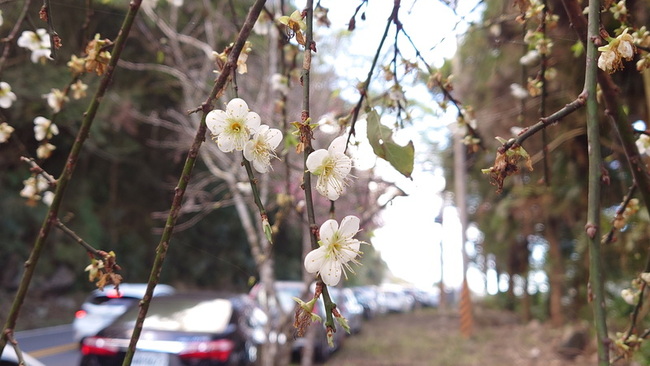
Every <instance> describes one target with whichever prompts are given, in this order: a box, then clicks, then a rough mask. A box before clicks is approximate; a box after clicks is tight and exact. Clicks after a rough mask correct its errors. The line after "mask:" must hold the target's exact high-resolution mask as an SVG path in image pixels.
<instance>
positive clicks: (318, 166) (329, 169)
mask: <svg viewBox="0 0 650 366" xmlns="http://www.w3.org/2000/svg"><path fill="white" fill-rule="evenodd" d="M346 141H347V139H346V137H345V136H339V137H337V138H335V139H334V140H333V141H332V143H331V144H330V146H329V148H328V149H327V150H325V149H319V150H316V151H313V152H312V153H311V154H309V156H308V157H307V161H306V165H307V169H308V170H309V171H310V172H311V173H312V174H314V175H317V176H318V181H317V182H316V190H317V191H318V193H320V194H321V195H322V196H324V197H327V198H328V199H330V200H332V201H335V200H337V199H338V198H339V197H340V196H341V194H343V192H344V191H345V186H346V185H347V180H348V174H349V173H350V170H352V160H351V159H350V158H349V157H348V156H347V155H345V153H344V152H345V145H346Z"/></svg>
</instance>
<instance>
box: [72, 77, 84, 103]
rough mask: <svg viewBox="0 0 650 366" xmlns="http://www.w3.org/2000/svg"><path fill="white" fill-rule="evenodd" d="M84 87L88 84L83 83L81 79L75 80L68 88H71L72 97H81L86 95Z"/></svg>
mask: <svg viewBox="0 0 650 366" xmlns="http://www.w3.org/2000/svg"><path fill="white" fill-rule="evenodd" d="M86 89H88V85H86V84H84V83H83V81H81V80H77V82H76V83H74V84H72V85H70V90H72V98H74V99H77V100H78V99H81V98H84V97H85V96H86Z"/></svg>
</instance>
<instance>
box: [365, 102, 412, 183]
mask: <svg viewBox="0 0 650 366" xmlns="http://www.w3.org/2000/svg"><path fill="white" fill-rule="evenodd" d="M367 122H368V127H367V136H368V141H370V145H371V146H372V150H373V151H374V153H375V155H377V156H378V157H380V158H382V159H384V160H386V161H388V162H389V163H390V165H392V166H393V168H395V169H396V170H397V171H398V172H400V173H401V174H402V175H404V176H405V177H407V178H410V177H411V173H413V160H414V158H415V148H414V146H413V141H409V142H408V144H406V146H401V145H398V144H397V143H396V142H395V141H393V131H391V129H390V128H388V127H387V126H384V125H382V124H381V123H380V121H379V115H378V114H377V112H376V111H375V110H374V109H373V110H372V111H370V113H368V117H367Z"/></svg>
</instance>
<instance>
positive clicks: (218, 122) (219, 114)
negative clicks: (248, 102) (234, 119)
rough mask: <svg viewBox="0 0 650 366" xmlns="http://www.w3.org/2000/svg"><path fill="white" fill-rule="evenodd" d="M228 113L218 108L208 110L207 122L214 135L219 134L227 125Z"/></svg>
mask: <svg viewBox="0 0 650 366" xmlns="http://www.w3.org/2000/svg"><path fill="white" fill-rule="evenodd" d="M227 116H228V115H227V114H226V112H224V111H222V110H220V109H216V110H213V111H210V112H208V115H207V116H205V124H206V125H207V126H208V128H209V129H210V132H212V134H213V135H218V134H220V133H221V132H223V128H224V126H225V125H226V117H227Z"/></svg>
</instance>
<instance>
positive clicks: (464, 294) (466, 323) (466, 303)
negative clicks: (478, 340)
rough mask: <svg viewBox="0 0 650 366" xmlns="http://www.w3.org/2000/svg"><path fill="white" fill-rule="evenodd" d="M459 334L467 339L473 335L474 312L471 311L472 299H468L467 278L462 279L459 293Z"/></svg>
mask: <svg viewBox="0 0 650 366" xmlns="http://www.w3.org/2000/svg"><path fill="white" fill-rule="evenodd" d="M459 313H460V334H461V335H462V336H463V338H465V339H468V338H470V337H471V336H472V335H474V313H473V312H472V300H471V299H470V293H469V286H468V285H467V279H463V288H462V290H461V293H460V306H459Z"/></svg>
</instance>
